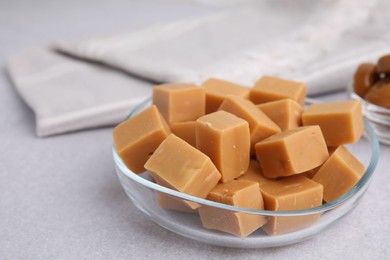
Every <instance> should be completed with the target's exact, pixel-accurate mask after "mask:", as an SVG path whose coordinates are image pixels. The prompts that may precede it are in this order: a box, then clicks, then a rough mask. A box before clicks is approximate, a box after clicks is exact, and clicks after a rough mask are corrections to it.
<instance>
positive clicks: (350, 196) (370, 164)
mask: <svg viewBox="0 0 390 260" xmlns="http://www.w3.org/2000/svg"><path fill="white" fill-rule="evenodd" d="M149 105H150V99H149V100H146V101H144V102H142V103H141V104H140V105H138V106H137V107H136V108H135V109H134V110H133V111H132V112H131V114H130V115H129V117H132V116H133V115H135V114H137V113H139V112H140V111H142V110H143V109H145V108H146V107H148V106H149ZM364 125H365V132H364V136H363V137H362V138H361V139H360V140H359V141H358V142H357V143H355V144H352V145H347V148H348V150H349V151H351V152H352V153H353V154H354V155H355V156H356V157H357V158H358V159H359V160H360V161H361V162H362V163H363V164H364V166H365V168H366V171H365V173H364V175H363V176H362V178H361V179H360V180H359V182H358V183H357V184H356V185H355V186H354V187H353V188H351V190H349V191H348V192H347V193H345V194H344V195H343V196H341V197H339V198H338V199H336V200H334V201H332V202H330V203H326V204H323V205H321V206H318V207H315V208H311V209H306V210H297V211H267V210H254V209H245V208H239V207H235V206H230V205H226V204H221V203H217V202H213V201H209V200H205V199H201V198H198V197H194V196H190V195H187V194H184V193H181V192H178V191H175V190H171V189H169V188H166V187H163V186H160V185H158V184H156V183H154V182H153V180H152V178H151V176H150V175H149V174H148V173H147V172H144V173H142V174H135V173H133V172H132V171H130V170H129V169H128V168H127V167H126V166H125V165H124V163H123V162H122V160H121V158H120V157H119V156H118V154H117V153H116V151H115V149H113V151H112V153H113V158H114V162H115V166H116V173H117V175H118V177H119V180H120V183H121V185H122V186H123V188H124V190H125V192H126V194H127V195H128V196H129V198H130V199H131V200H132V202H133V203H134V205H135V206H136V207H137V208H138V209H139V210H141V211H142V212H143V213H145V215H146V216H147V217H149V218H150V219H151V220H153V221H154V222H156V223H157V224H159V225H160V226H162V227H164V228H166V229H168V230H170V231H173V232H175V233H177V234H179V235H182V236H184V237H187V238H191V239H194V240H197V241H200V242H203V243H207V244H212V245H217V246H223V247H235V248H268V247H276V246H283V245H289V244H294V243H298V242H301V241H304V240H307V239H309V238H311V237H313V236H315V235H317V234H318V233H319V232H320V231H322V230H324V229H326V228H328V227H330V226H332V225H333V224H334V223H335V222H336V221H337V220H339V219H340V218H341V217H343V216H345V215H347V214H348V213H349V212H351V211H352V210H353V209H354V208H355V207H356V206H357V205H358V204H359V202H360V200H361V198H362V197H363V195H364V193H365V191H366V190H367V188H368V186H369V184H370V181H371V179H372V177H373V174H374V170H375V167H376V165H377V162H378V153H379V144H378V140H377V138H376V136H375V133H374V130H373V128H372V127H371V126H370V124H369V123H368V122H367V120H365V122H364ZM162 196H164V197H170V198H171V199H172V198H173V199H175V200H178V201H183V200H184V201H187V202H191V203H198V204H199V205H201V206H205V207H212V208H215V209H217V210H219V211H221V212H224V213H226V216H228V215H230V214H232V213H240V214H245V215H260V216H264V217H265V218H267V219H271V218H276V217H277V218H279V219H283V220H287V221H292V222H294V221H298V222H302V220H303V221H305V220H307V221H308V222H307V223H306V224H307V225H304V227H302V228H301V229H299V230H296V231H293V232H290V233H285V234H281V235H274V236H270V235H268V234H266V233H265V232H264V231H263V230H262V229H261V228H260V229H258V230H257V231H255V232H253V233H252V234H251V235H249V236H248V237H246V238H244V239H243V238H240V237H235V236H233V235H230V234H227V233H222V232H220V231H216V230H210V229H205V228H204V227H203V226H202V223H201V221H200V217H199V215H198V214H197V212H196V211H194V212H192V213H184V212H179V211H174V210H169V209H164V208H162V207H160V206H159V205H158V203H157V202H156V198H157V197H162ZM313 220H314V221H313ZM313 222H314V223H313Z"/></svg>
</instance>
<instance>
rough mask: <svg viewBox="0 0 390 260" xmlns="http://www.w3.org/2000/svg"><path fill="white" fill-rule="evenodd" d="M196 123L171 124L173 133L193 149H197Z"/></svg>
mask: <svg viewBox="0 0 390 260" xmlns="http://www.w3.org/2000/svg"><path fill="white" fill-rule="evenodd" d="M195 129H196V122H195V121H188V122H180V123H173V124H171V131H172V133H173V134H175V135H176V136H178V137H180V138H181V139H183V140H184V141H186V142H187V143H189V144H190V145H192V146H193V147H196V135H195Z"/></svg>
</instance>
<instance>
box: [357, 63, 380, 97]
mask: <svg viewBox="0 0 390 260" xmlns="http://www.w3.org/2000/svg"><path fill="white" fill-rule="evenodd" d="M376 80H377V71H376V65H375V64H373V63H362V64H360V65H359V67H358V68H357V70H356V72H355V75H354V85H353V88H354V91H355V93H356V94H358V95H359V96H360V97H362V98H364V96H365V95H366V93H367V90H368V89H369V88H370V87H371V86H372V85H373V84H374V83H375V81H376Z"/></svg>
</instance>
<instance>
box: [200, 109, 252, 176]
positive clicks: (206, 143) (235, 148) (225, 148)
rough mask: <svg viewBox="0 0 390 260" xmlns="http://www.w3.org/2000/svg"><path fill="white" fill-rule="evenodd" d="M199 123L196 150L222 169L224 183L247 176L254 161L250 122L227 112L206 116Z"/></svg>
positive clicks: (220, 170)
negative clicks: (251, 160) (251, 152)
mask: <svg viewBox="0 0 390 260" xmlns="http://www.w3.org/2000/svg"><path fill="white" fill-rule="evenodd" d="M196 122H197V124H196V147H197V148H198V149H199V150H200V151H202V152H203V153H205V154H206V155H207V156H209V157H210V159H211V160H212V161H213V163H214V164H215V166H216V167H217V168H218V170H219V172H220V173H221V175H222V177H221V180H220V181H221V182H228V181H231V180H233V179H234V178H236V177H238V176H240V175H242V174H243V173H245V172H246V171H247V169H248V166H249V160H250V133H249V124H248V122H247V121H245V120H243V119H241V118H239V117H237V116H235V115H233V114H231V113H228V112H226V111H217V112H214V113H211V114H208V115H205V116H202V117H200V118H198V120H197V121H196Z"/></svg>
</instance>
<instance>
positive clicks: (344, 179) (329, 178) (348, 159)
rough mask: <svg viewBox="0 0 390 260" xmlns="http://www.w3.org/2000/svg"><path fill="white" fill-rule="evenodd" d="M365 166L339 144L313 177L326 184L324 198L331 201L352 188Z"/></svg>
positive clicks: (314, 179)
mask: <svg viewBox="0 0 390 260" xmlns="http://www.w3.org/2000/svg"><path fill="white" fill-rule="evenodd" d="M364 171H365V168H364V165H362V164H361V163H360V162H359V160H357V159H356V158H355V157H354V156H353V155H352V154H351V153H350V152H349V151H348V150H347V149H346V148H345V147H344V146H339V147H338V148H337V149H336V150H335V151H334V152H333V153H332V155H331V156H330V157H329V159H328V160H327V161H326V162H325V163H324V164H323V165H322V166H321V167H320V168H319V170H318V171H317V173H316V174H315V175H314V177H313V179H312V180H313V181H316V182H318V183H320V184H322V185H323V186H324V200H325V201H326V202H331V201H332V200H335V199H337V198H339V197H340V196H341V195H343V194H344V193H346V192H347V191H348V190H350V189H351V188H352V187H353V186H354V185H355V184H356V183H357V182H358V181H359V180H360V178H361V177H362V175H363V174H364Z"/></svg>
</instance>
